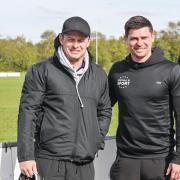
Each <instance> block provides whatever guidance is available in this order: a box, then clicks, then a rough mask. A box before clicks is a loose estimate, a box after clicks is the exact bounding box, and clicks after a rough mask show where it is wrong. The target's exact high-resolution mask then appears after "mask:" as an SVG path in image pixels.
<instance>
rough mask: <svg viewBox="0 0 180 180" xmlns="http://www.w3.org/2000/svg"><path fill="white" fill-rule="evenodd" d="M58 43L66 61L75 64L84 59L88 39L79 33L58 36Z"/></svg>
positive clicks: (73, 32)
mask: <svg viewBox="0 0 180 180" xmlns="http://www.w3.org/2000/svg"><path fill="white" fill-rule="evenodd" d="M60 43H61V45H62V46H63V50H64V53H65V55H66V57H67V58H68V60H69V61H70V62H75V61H80V60H82V59H84V56H85V52H86V49H87V47H88V46H89V43H90V38H89V37H86V36H84V35H83V34H82V33H80V32H76V31H71V32H68V33H66V34H63V35H62V36H60Z"/></svg>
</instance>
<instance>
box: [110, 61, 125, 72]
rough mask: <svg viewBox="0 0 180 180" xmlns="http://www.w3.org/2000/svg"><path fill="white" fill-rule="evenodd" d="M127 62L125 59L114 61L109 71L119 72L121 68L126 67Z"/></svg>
mask: <svg viewBox="0 0 180 180" xmlns="http://www.w3.org/2000/svg"><path fill="white" fill-rule="evenodd" d="M127 66H128V65H127V63H126V61H125V60H119V61H116V62H114V64H113V65H112V67H111V69H110V73H112V72H119V71H120V70H121V69H124V68H127Z"/></svg>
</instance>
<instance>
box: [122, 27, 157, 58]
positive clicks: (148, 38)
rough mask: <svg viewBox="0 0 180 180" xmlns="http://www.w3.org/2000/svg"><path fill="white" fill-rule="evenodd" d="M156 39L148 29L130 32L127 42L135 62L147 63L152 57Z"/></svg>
mask: <svg viewBox="0 0 180 180" xmlns="http://www.w3.org/2000/svg"><path fill="white" fill-rule="evenodd" d="M154 38H155V36H154V34H153V33H152V32H150V30H149V28H148V27H143V28H140V29H131V30H130V31H129V33H128V36H127V37H126V39H125V40H126V44H127V46H128V48H129V50H130V52H131V56H132V59H133V60H134V61H136V62H145V61H146V60H147V59H148V58H149V57H150V56H151V48H152V43H153V42H154Z"/></svg>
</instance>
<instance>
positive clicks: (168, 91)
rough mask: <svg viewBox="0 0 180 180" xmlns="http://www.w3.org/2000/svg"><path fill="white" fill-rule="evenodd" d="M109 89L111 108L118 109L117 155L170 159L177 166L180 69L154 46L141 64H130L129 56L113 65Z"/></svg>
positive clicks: (178, 159) (179, 153) (179, 148)
mask: <svg viewBox="0 0 180 180" xmlns="http://www.w3.org/2000/svg"><path fill="white" fill-rule="evenodd" d="M109 86H110V98H111V103H112V106H113V105H114V104H115V103H116V102H118V106H119V125H118V129H117V136H116V141H117V155H119V156H122V157H129V158H161V157H166V156H171V158H172V159H171V161H172V162H174V163H177V164H180V66H179V65H178V64H175V63H173V62H170V61H168V60H166V59H165V58H164V57H163V52H162V50H161V49H160V48H158V47H157V48H155V49H153V50H152V55H151V57H150V58H149V59H148V60H147V61H146V62H144V63H135V62H133V61H132V59H131V55H129V56H127V57H126V59H125V60H123V61H119V62H116V63H115V64H114V65H113V66H112V68H111V70H110V73H109ZM174 120H175V121H174ZM174 122H175V125H174ZM174 127H175V129H176V140H175V139H174V134H175V131H174ZM175 145H176V150H174V146H175Z"/></svg>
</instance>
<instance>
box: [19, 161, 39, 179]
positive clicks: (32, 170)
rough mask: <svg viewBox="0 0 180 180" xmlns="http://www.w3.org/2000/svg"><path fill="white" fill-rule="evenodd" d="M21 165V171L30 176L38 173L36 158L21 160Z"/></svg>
mask: <svg viewBox="0 0 180 180" xmlns="http://www.w3.org/2000/svg"><path fill="white" fill-rule="evenodd" d="M19 167H20V170H21V172H22V173H23V174H24V175H26V176H27V177H29V178H32V176H33V175H34V174H37V168H36V162H35V161H34V160H30V161H23V162H20V163H19Z"/></svg>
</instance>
